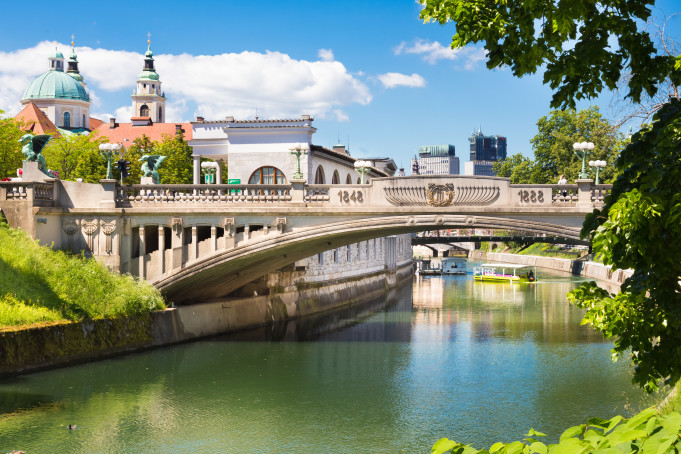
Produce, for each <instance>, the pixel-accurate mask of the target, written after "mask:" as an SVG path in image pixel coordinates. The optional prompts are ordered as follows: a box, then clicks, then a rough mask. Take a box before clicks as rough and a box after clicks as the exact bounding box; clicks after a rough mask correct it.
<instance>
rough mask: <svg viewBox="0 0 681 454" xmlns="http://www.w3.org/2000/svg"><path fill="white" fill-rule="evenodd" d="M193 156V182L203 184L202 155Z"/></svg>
mask: <svg viewBox="0 0 681 454" xmlns="http://www.w3.org/2000/svg"><path fill="white" fill-rule="evenodd" d="M192 158H194V167H193V170H194V172H193V179H192V184H201V156H198V155H192Z"/></svg>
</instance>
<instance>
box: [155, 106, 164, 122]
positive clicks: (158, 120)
mask: <svg viewBox="0 0 681 454" xmlns="http://www.w3.org/2000/svg"><path fill="white" fill-rule="evenodd" d="M156 121H157V122H158V123H163V107H159V108H158V118H157V119H156Z"/></svg>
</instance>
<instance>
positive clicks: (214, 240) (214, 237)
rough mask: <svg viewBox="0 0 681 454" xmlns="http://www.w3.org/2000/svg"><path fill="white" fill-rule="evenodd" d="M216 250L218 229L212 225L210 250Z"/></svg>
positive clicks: (213, 251)
mask: <svg viewBox="0 0 681 454" xmlns="http://www.w3.org/2000/svg"><path fill="white" fill-rule="evenodd" d="M217 250H218V229H217V227H215V226H214V225H211V226H210V251H211V252H212V253H215V251H217Z"/></svg>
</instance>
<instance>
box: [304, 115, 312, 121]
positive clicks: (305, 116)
mask: <svg viewBox="0 0 681 454" xmlns="http://www.w3.org/2000/svg"><path fill="white" fill-rule="evenodd" d="M303 120H312V117H311V116H309V115H303Z"/></svg>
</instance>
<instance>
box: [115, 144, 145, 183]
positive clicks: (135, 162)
mask: <svg viewBox="0 0 681 454" xmlns="http://www.w3.org/2000/svg"><path fill="white" fill-rule="evenodd" d="M154 144H155V142H152V140H151V139H150V138H149V137H147V136H146V135H143V136H142V137H138V138H137V139H135V140H134V141H133V142H132V145H131V146H130V147H129V148H127V149H126V150H125V151H124V152H123V153H124V154H123V159H125V160H126V161H130V171H129V173H128V177H127V178H126V179H125V183H126V184H140V181H141V179H142V162H140V160H139V159H140V158H141V157H142V156H144V155H145V154H155V152H154ZM121 151H123V150H122V149H121ZM114 177H115V178H116V179H118V180H119V181H120V178H121V176H120V172H119V171H118V170H117V169H115V170H114Z"/></svg>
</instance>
